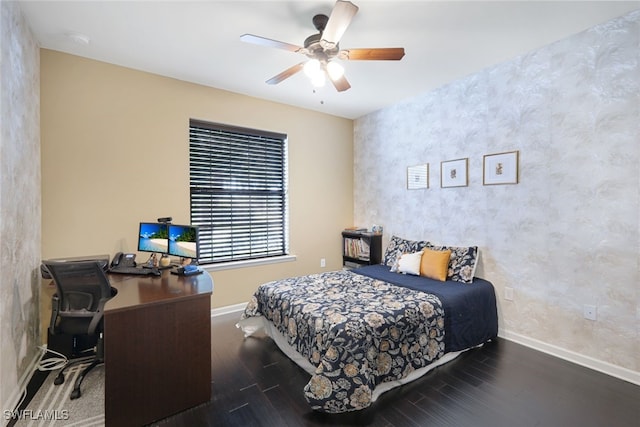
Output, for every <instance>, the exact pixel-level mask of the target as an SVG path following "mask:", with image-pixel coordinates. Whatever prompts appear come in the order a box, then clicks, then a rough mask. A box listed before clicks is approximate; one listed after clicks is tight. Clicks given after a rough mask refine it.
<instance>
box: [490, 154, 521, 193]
mask: <svg viewBox="0 0 640 427" xmlns="http://www.w3.org/2000/svg"><path fill="white" fill-rule="evenodd" d="M518 156H519V152H518V151H509V152H506V153H496V154H485V156H484V160H483V163H482V185H499V184H517V183H518Z"/></svg>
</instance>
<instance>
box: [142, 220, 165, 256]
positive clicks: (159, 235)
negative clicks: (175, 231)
mask: <svg viewBox="0 0 640 427" xmlns="http://www.w3.org/2000/svg"><path fill="white" fill-rule="evenodd" d="M138 251H139V252H158V253H162V254H166V253H168V252H169V234H168V231H167V224H161V223H157V222H141V223H140V232H139V233H138Z"/></svg>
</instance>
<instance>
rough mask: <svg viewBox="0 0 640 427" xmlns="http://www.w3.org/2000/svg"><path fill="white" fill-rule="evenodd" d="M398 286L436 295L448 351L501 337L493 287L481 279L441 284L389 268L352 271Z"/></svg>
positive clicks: (458, 349) (374, 267)
mask: <svg viewBox="0 0 640 427" xmlns="http://www.w3.org/2000/svg"><path fill="white" fill-rule="evenodd" d="M352 271H353V272H354V273H358V274H362V275H365V276H369V277H372V278H374V279H378V280H382V281H385V282H388V283H392V284H394V285H398V286H404V287H406V288H410V289H414V290H417V291H421V292H426V293H430V294H433V295H436V296H437V297H438V298H439V299H440V301H441V302H442V308H443V309H444V313H445V316H444V330H445V334H444V348H445V352H447V353H448V352H452V351H460V350H464V349H467V348H470V347H474V346H476V345H479V344H482V343H484V342H486V341H488V340H490V339H491V338H495V337H496V336H497V335H498V313H497V308H496V295H495V291H494V289H493V285H492V284H491V283H490V282H488V281H486V280H484V279H480V278H477V277H476V278H474V279H473V283H461V282H454V281H451V280H448V281H446V282H439V281H437V280H432V279H428V278H426V277H422V276H412V275H408V274H399V273H393V272H391V271H390V268H389V267H388V266H386V265H369V266H366V267H361V268H357V269H355V270H352Z"/></svg>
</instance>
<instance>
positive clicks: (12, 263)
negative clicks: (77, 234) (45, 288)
mask: <svg viewBox="0 0 640 427" xmlns="http://www.w3.org/2000/svg"><path fill="white" fill-rule="evenodd" d="M0 11H1V18H0V19H1V22H0V29H1V30H0V31H1V33H0V44H1V57H0V58H1V59H0V60H1V64H2V74H1V77H0V85H1V86H0V88H1V90H0V109H1V110H0V116H1V120H2V122H1V123H0V128H1V132H0V345H1V346H2V347H1V348H2V350H1V351H0V405H1V406H0V409H2V410H3V411H4V410H12V409H14V405H15V404H16V403H17V401H18V399H19V398H20V393H21V392H22V390H21V389H20V388H21V386H22V385H23V384H20V382H21V381H22V380H24V377H25V375H26V373H27V371H28V368H29V367H30V366H29V365H30V364H32V362H33V361H34V360H35V358H36V355H37V353H38V349H37V345H38V344H39V342H40V341H39V337H40V333H39V330H38V329H39V325H40V323H39V319H40V316H39V306H38V304H39V302H38V301H39V300H38V295H39V289H40V287H39V286H40V278H39V274H38V273H39V264H40V124H39V123H40V53H39V48H38V45H37V43H36V41H35V38H34V37H33V35H32V34H31V31H30V30H29V27H28V25H27V23H26V22H25V20H24V18H23V16H22V13H21V11H20V8H19V6H18V5H17V3H15V2H7V1H2V2H0ZM31 368H33V366H31ZM26 378H27V380H28V377H26ZM2 419H4V418H2Z"/></svg>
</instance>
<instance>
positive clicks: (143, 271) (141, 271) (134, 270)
mask: <svg viewBox="0 0 640 427" xmlns="http://www.w3.org/2000/svg"><path fill="white" fill-rule="evenodd" d="M109 273H117V274H138V275H141V276H147V275H153V276H159V275H160V274H161V273H160V270H158V269H157V268H138V267H115V268H112V269H110V270H109Z"/></svg>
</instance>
